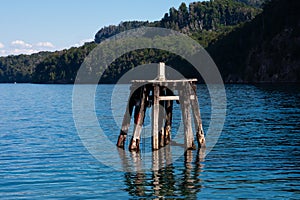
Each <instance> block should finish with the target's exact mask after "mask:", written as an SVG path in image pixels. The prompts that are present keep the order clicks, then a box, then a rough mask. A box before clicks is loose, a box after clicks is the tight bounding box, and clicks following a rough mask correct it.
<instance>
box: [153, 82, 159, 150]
mask: <svg viewBox="0 0 300 200" xmlns="http://www.w3.org/2000/svg"><path fill="white" fill-rule="evenodd" d="M158 118H159V85H158V84H154V85H153V107H152V150H158V149H159V140H158V132H159V128H158Z"/></svg>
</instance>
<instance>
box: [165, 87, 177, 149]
mask: <svg viewBox="0 0 300 200" xmlns="http://www.w3.org/2000/svg"><path fill="white" fill-rule="evenodd" d="M172 94H173V92H172V91H171V90H169V89H167V90H166V95H172ZM178 97H179V96H178ZM178 100H179V99H178ZM165 106H166V107H165V109H166V121H165V145H168V144H169V143H170V141H171V128H172V116H173V101H172V100H168V101H167V102H166V104H165Z"/></svg>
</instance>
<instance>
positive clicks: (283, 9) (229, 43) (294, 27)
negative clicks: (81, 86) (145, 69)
mask: <svg viewBox="0 0 300 200" xmlns="http://www.w3.org/2000/svg"><path fill="white" fill-rule="evenodd" d="M242 2H245V3H246V4H245V3H242ZM260 6H263V12H262V9H261V8H259V7H260ZM297 9H298V10H299V3H298V1H297V0H273V1H271V2H265V1H263V0H238V1H237V0H214V1H207V2H194V3H191V4H189V5H186V4H185V3H182V4H181V5H180V7H179V8H178V9H175V8H170V9H169V12H168V13H166V14H165V15H164V16H163V18H162V19H161V20H159V21H155V22H148V21H146V22H141V21H128V22H121V23H120V24H119V25H111V26H108V27H103V28H102V29H100V30H99V31H98V32H97V33H96V35H95V42H92V43H86V44H85V45H83V46H82V47H79V48H75V47H74V48H71V49H68V50H63V51H57V52H53V53H50V52H41V53H38V54H33V55H30V56H27V55H20V56H8V57H2V58H0V82H35V83H73V82H74V80H75V77H76V73H77V70H78V68H79V67H80V65H81V63H82V62H83V60H84V58H85V57H86V56H87V55H88V53H89V52H90V51H91V50H92V49H93V48H94V47H95V46H96V45H97V43H100V42H102V41H103V40H105V39H107V38H109V37H111V36H113V35H115V34H118V33H120V32H122V31H125V30H129V29H133V28H138V27H141V26H150V27H163V28H169V29H173V30H177V31H180V32H182V33H184V34H187V35H189V36H190V37H192V38H193V39H195V40H196V41H198V42H199V43H200V44H201V45H202V46H203V47H205V48H206V49H207V50H208V52H209V53H210V54H211V56H212V57H213V59H214V60H215V62H216V64H217V66H218V67H219V69H220V71H221V74H222V76H223V79H224V81H225V82H233V83H236V82H241V83H242V82H253V83H255V82H299V79H300V74H299V67H298V66H300V65H299V62H298V60H299V58H298V57H299V56H298V55H300V54H299V49H300V48H299V14H298V13H297ZM159 61H163V62H166V63H167V64H168V65H170V66H173V67H174V68H176V69H177V70H179V71H180V72H181V73H183V74H184V75H185V76H186V77H190V76H194V71H193V70H192V67H191V66H189V64H188V63H187V62H185V61H184V60H182V59H181V58H180V57H178V56H176V55H173V54H170V53H169V52H164V51H160V50H154V49H143V50H139V51H134V52H130V53H128V54H126V55H124V56H122V57H120V58H119V59H117V60H116V61H115V62H113V63H112V64H111V66H110V67H109V69H107V70H106V72H105V73H104V76H103V77H102V79H101V82H103V83H113V82H116V81H117V80H118V78H119V77H120V76H121V75H122V74H123V73H125V72H126V71H128V70H129V69H131V68H133V67H135V66H137V65H140V64H145V63H153V62H159ZM99 70H100V69H99ZM95 73H97V72H95ZM197 78H200V77H197Z"/></svg>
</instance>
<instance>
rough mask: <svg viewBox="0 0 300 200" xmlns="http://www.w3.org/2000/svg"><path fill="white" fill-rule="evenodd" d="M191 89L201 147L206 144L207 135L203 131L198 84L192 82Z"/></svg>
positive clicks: (199, 145)
mask: <svg viewBox="0 0 300 200" xmlns="http://www.w3.org/2000/svg"><path fill="white" fill-rule="evenodd" d="M189 90H190V93H191V105H192V110H193V116H194V124H195V130H196V137H197V142H198V147H199V148H201V147H204V146H205V137H204V131H203V127H202V120H201V115H200V109H199V102H198V97H197V86H196V84H195V83H191V85H190V87H189Z"/></svg>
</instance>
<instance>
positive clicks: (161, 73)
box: [156, 62, 166, 81]
mask: <svg viewBox="0 0 300 200" xmlns="http://www.w3.org/2000/svg"><path fill="white" fill-rule="evenodd" d="M157 72H158V73H157V78H156V79H157V80H160V81H164V80H165V79H166V76H165V63H163V62H160V63H159V64H158V68H157Z"/></svg>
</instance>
